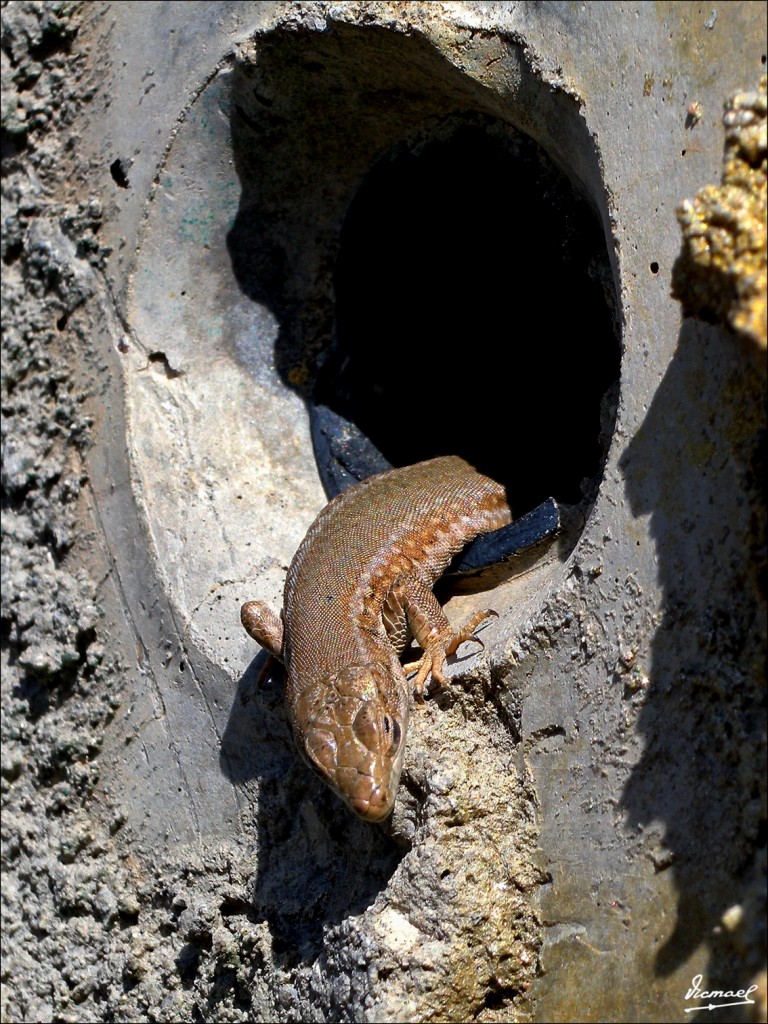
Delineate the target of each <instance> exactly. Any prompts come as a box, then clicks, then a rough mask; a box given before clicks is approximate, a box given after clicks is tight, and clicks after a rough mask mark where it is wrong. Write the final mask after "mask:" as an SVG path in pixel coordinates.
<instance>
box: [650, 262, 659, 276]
mask: <svg viewBox="0 0 768 1024" xmlns="http://www.w3.org/2000/svg"><path fill="white" fill-rule="evenodd" d="M658 272H659V264H658V263H657V262H656V260H654V261H653V263H652V264H651V273H652V274H658Z"/></svg>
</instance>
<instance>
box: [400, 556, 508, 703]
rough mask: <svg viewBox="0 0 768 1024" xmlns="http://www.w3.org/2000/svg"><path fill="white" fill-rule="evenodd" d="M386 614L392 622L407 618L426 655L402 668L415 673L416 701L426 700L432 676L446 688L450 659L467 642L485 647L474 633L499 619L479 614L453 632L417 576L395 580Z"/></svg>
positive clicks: (490, 611)
mask: <svg viewBox="0 0 768 1024" xmlns="http://www.w3.org/2000/svg"><path fill="white" fill-rule="evenodd" d="M387 612H388V617H389V618H390V620H391V621H397V620H398V619H400V621H403V620H404V619H406V618H407V620H408V625H409V626H410V629H411V632H412V633H413V636H414V637H415V638H416V642H417V643H418V644H419V646H420V647H421V648H422V649H423V651H424V654H423V655H422V656H421V658H419V660H418V661H415V662H412V663H410V664H407V665H404V666H403V668H404V670H405V672H406V673H410V672H416V678H415V679H414V681H413V692H414V696H415V697H416V699H417V700H423V699H424V684H425V683H426V681H427V678H428V677H429V675H430V674H431V676H432V679H433V680H434V682H435V683H437V684H438V686H440V687H443V686H446V685H447V683H448V680H447V679H446V678H445V676H444V675H443V666H444V665H445V659H446V657H447V655H449V654H453V653H454V652H455V651H456V650H458V648H459V647H460V646H461V644H463V643H464V642H465V641H467V640H474V641H475V643H478V644H480V646H481V647H482V646H483V642H482V640H480V639H479V637H476V636H475V630H476V629H477V627H478V626H479V625H480V623H481V622H483V621H484V620H485V619H487V618H489V617H490V616H492V615H496V612H494V611H492V610H491V609H490V608H489V609H486V610H485V611H481V612H477V613H476V614H475V615H473V616H472V618H471V619H470V620H469V622H467V623H466V624H465V625H464V626H463V627H462V628H461V629H459V630H457V631H454V630H453V628H452V627H451V624H450V622H449V621H448V619H447V618H446V617H445V612H444V611H443V609H442V608H441V607H440V605H439V603H438V601H437V598H436V597H435V595H434V594H433V593H432V591H431V589H430V588H429V587H428V586H427V584H426V583H425V582H424V580H423V579H421V577H420V576H417V575H411V576H400V577H398V578H397V580H395V583H394V584H393V586H392V590H391V591H390V593H389V595H388V597H387ZM398 612H399V613H400V615H398V614H397V613H398ZM385 622H386V617H385Z"/></svg>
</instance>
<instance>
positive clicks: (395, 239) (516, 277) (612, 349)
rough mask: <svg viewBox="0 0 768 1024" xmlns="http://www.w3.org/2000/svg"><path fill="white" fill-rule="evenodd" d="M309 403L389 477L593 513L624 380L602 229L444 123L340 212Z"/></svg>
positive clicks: (372, 176)
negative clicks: (486, 489)
mask: <svg viewBox="0 0 768 1024" xmlns="http://www.w3.org/2000/svg"><path fill="white" fill-rule="evenodd" d="M335 291H336V307H335V338H334V345H333V348H332V350H331V352H330V353H329V354H328V356H327V358H326V361H325V363H324V365H323V366H322V369H321V371H320V374H319V376H318V383H317V388H316V393H315V398H316V400H317V401H318V402H320V403H322V404H324V405H327V406H329V407H330V408H332V409H333V410H334V411H335V412H337V413H339V414H340V415H342V416H343V417H345V418H346V419H348V420H351V421H352V422H354V423H355V424H356V425H357V426H358V427H359V428H360V429H361V430H362V432H363V433H364V434H366V435H367V437H368V438H369V439H370V440H371V441H372V442H373V443H374V444H375V445H376V447H377V448H378V449H379V450H380V451H381V452H382V454H383V455H384V456H385V457H386V458H387V459H388V460H389V461H390V462H391V463H392V464H393V465H403V464H407V463H410V462H415V461H418V460H420V459H425V458H430V457H432V456H435V455H439V454H460V455H462V456H464V457H465V458H467V459H468V460H469V461H470V462H472V463H473V464H474V465H475V466H477V467H478V468H480V469H482V470H483V471H484V472H487V473H488V474H489V475H491V476H493V477H495V478H496V479H498V480H500V481H501V482H503V483H504V484H505V485H506V486H507V488H508V491H509V494H510V499H511V501H512V502H513V505H514V506H515V507H514V512H515V513H516V514H518V515H519V514H522V513H524V512H525V511H527V510H528V509H530V508H532V507H534V506H535V505H536V504H538V503H539V502H541V501H543V500H544V499H545V498H547V497H548V496H550V495H552V496H554V497H555V498H557V499H559V500H561V501H563V502H566V503H577V502H579V501H581V500H583V499H584V498H591V497H593V496H594V490H595V487H596V484H597V483H598V482H599V477H600V474H601V471H602V463H603V460H604V455H605V448H606V447H607V442H608V439H609V438H610V433H611V430H612V426H613V423H612V412H611V410H610V409H609V402H607V401H606V395H608V394H609V393H610V392H611V388H612V385H614V384H615V382H616V381H617V380H618V377H619V356H620V353H619V345H618V342H617V338H616V334H615V331H614V314H613V310H614V306H615V297H614V293H613V283H612V275H611V270H610V265H609V261H608V256H607V253H606V249H605V239H604V236H603V231H602V228H601V226H600V223H599V221H598V218H597V215H596V214H595V212H594V211H593V209H592V208H591V206H590V205H589V204H588V203H587V202H586V200H585V199H584V198H583V197H582V196H581V195H580V194H579V193H578V192H577V191H576V190H575V188H574V187H573V185H572V183H571V182H570V180H569V179H568V178H567V177H566V176H565V175H564V174H563V173H562V172H561V171H559V170H558V169H557V168H556V167H555V165H554V164H553V163H552V161H551V160H550V159H549V158H548V157H547V156H546V154H545V153H544V152H543V150H542V149H541V147H539V146H538V145H537V144H536V143H534V142H533V141H532V140H531V139H529V138H527V137H525V136H522V135H520V134H519V133H517V132H515V131H514V130H512V129H511V128H509V127H508V126H506V125H503V124H501V123H499V122H496V121H490V120H485V119H482V120H481V119H479V118H477V117H474V118H470V119H463V120H456V119H452V120H450V121H449V122H447V123H444V124H442V125H441V126H438V127H434V126H433V128H432V130H431V131H430V132H429V134H428V135H425V133H424V132H422V133H421V135H420V137H418V138H416V139H412V140H410V141H409V144H407V145H403V146H401V147H399V148H398V149H397V150H396V151H395V152H394V153H392V154H390V155H389V156H388V157H386V158H384V159H382V160H380V161H379V162H378V163H377V164H376V166H375V167H374V168H373V169H372V170H371V171H370V173H369V174H368V175H367V177H366V178H365V180H364V182H363V184H362V186H361V187H360V188H359V190H358V192H357V194H356V195H355V198H354V200H353V201H352V203H351V206H350V208H349V211H348V214H347V216H346V220H345V223H344V226H343V229H342V233H341V238H340V249H339V255H338V260H337V264H336V273H335Z"/></svg>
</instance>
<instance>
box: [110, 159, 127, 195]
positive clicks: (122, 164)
mask: <svg viewBox="0 0 768 1024" xmlns="http://www.w3.org/2000/svg"><path fill="white" fill-rule="evenodd" d="M109 173H110V174H111V175H112V180H113V181H114V182H115V184H116V185H119V187H120V188H128V184H129V183H128V167H127V163H126V161H125V160H121V159H120V158H119V157H118V159H117V160H113V161H112V163H111V164H110V165H109Z"/></svg>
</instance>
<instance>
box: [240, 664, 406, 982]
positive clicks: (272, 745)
mask: <svg viewBox="0 0 768 1024" xmlns="http://www.w3.org/2000/svg"><path fill="white" fill-rule="evenodd" d="M265 662H266V655H265V654H264V653H261V654H259V655H257V657H256V658H254V660H253V662H252V663H251V665H250V666H249V668H248V670H247V671H246V673H245V674H244V675H243V677H242V678H241V679H240V682H239V685H238V688H237V693H236V695H235V699H234V702H233V706H232V711H231V712H230V716H229V721H228V722H227V727H226V729H225V731H224V735H223V737H222V742H221V752H220V764H221V768H222V771H223V772H224V774H225V775H226V777H227V778H228V779H230V780H231V781H232V782H233V783H234V784H235V785H236V786H238V787H239V788H240V789H241V792H242V793H243V794H244V796H245V798H246V799H247V798H248V794H249V783H251V782H252V781H253V780H256V779H258V789H257V790H255V791H253V797H254V805H255V806H257V807H258V833H259V837H258V843H257V849H258V851H259V868H258V875H257V878H256V882H255V886H254V893H253V906H252V909H253V912H254V913H255V914H256V915H257V916H258V917H259V918H260V919H264V920H267V921H268V922H269V926H270V932H271V934H272V942H273V949H274V951H275V954H276V955H279V956H281V957H282V958H284V960H285V962H287V963H296V962H298V961H312V960H314V959H315V957H316V956H317V955H318V953H319V951H320V949H321V948H322V945H323V933H324V931H325V930H327V928H328V927H329V926H331V927H333V926H334V925H336V924H339V923H340V922H341V921H343V920H345V919H346V918H348V917H350V916H354V915H357V914H361V913H362V912H363V911H364V910H365V909H366V908H367V907H369V906H370V904H371V903H372V902H373V901H374V900H375V899H376V896H377V895H378V893H379V892H380V891H381V890H382V889H384V888H386V885H387V882H388V881H389V878H390V877H391V875H392V873H393V872H394V870H395V868H396V867H397V865H398V863H399V862H400V859H401V858H402V856H403V853H404V851H403V850H402V849H400V848H399V847H396V846H395V845H394V843H393V842H392V840H390V839H388V838H387V836H386V835H385V833H384V832H383V831H382V830H381V829H379V828H376V827H374V826H371V825H369V824H368V823H367V822H364V821H361V820H360V819H358V818H356V817H355V816H354V815H353V814H352V813H351V812H350V811H349V810H348V809H347V808H346V806H345V805H344V804H343V803H342V802H341V800H339V798H338V797H337V796H336V795H335V794H334V793H333V792H332V791H331V790H330V789H329V787H328V786H327V785H326V784H325V783H324V782H322V781H321V780H320V779H319V778H317V776H315V775H314V774H313V773H312V772H311V771H310V769H309V767H308V766H307V765H305V764H304V763H303V762H302V761H301V760H300V758H299V756H298V753H297V751H296V748H295V746H294V742H293V737H292V736H291V730H290V726H289V725H288V720H287V718H286V714H285V679H284V671H283V668H282V666H279V665H278V664H277V663H276V662H273V663H272V666H271V668H270V670H269V672H268V673H266V674H263V675H262V672H261V669H262V668H263V667H264V665H265ZM260 677H261V678H260Z"/></svg>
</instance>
